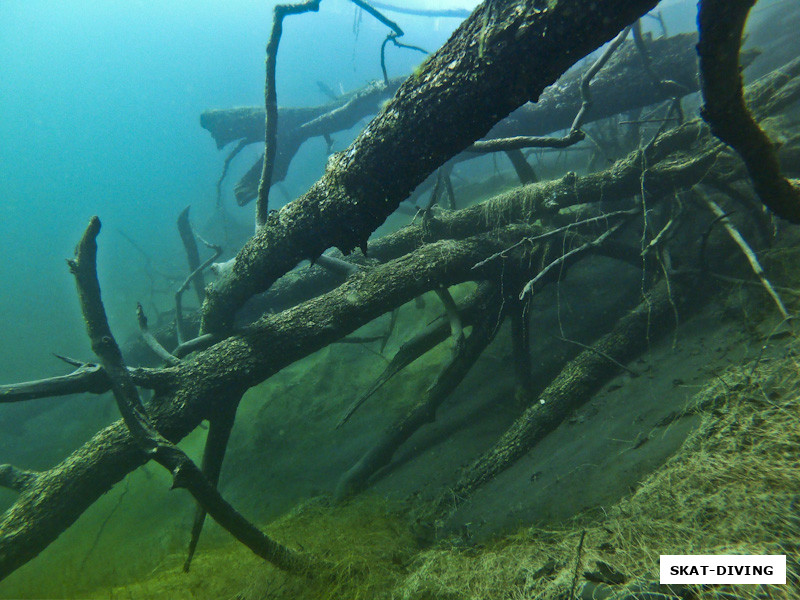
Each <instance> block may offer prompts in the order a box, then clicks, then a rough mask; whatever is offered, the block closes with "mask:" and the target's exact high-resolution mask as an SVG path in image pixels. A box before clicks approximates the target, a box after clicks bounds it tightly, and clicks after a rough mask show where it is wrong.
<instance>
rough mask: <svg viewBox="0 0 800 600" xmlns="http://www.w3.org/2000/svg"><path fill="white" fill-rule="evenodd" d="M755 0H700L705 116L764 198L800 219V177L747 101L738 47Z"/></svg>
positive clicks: (774, 207) (788, 215) (699, 50)
mask: <svg viewBox="0 0 800 600" xmlns="http://www.w3.org/2000/svg"><path fill="white" fill-rule="evenodd" d="M755 2H756V0H701V2H700V4H699V12H698V25H699V27H700V42H699V43H698V45H697V53H698V54H699V55H700V72H701V74H702V88H703V99H704V101H705V106H704V107H703V110H702V115H703V118H704V119H705V120H706V121H707V122H708V124H709V125H710V126H711V131H712V132H713V133H714V135H716V136H717V137H719V139H721V140H722V141H723V142H725V143H726V144H728V145H730V146H731V147H732V148H733V149H734V150H736V152H737V153H738V154H739V155H740V156H741V157H742V160H744V163H745V166H746V167H747V172H748V173H749V174H750V178H751V179H752V181H753V186H754V187H755V189H756V193H758V196H759V197H760V198H761V201H762V202H763V203H764V204H765V205H766V206H767V207H769V208H770V210H772V212H774V213H775V214H776V215H778V216H779V217H782V218H784V219H786V220H788V221H790V222H792V223H800V181H798V180H789V179H786V177H784V175H783V173H782V172H781V166H780V163H779V162H778V155H777V151H776V148H775V145H774V144H773V143H772V141H771V140H770V139H769V137H768V136H767V134H766V133H764V131H763V130H762V129H761V128H760V127H759V126H758V123H756V121H755V119H754V118H753V116H752V115H751V114H750V112H749V111H748V109H747V105H746V104H745V100H744V96H743V89H742V77H741V73H740V65H739V47H740V45H741V40H742V33H743V32H744V25H745V21H746V20H747V15H748V13H749V12H750V9H751V8H752V7H753V5H754V4H755Z"/></svg>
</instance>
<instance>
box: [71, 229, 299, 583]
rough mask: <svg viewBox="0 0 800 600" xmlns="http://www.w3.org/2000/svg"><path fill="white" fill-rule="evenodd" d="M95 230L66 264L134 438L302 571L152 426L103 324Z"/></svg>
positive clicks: (271, 555)
mask: <svg viewBox="0 0 800 600" xmlns="http://www.w3.org/2000/svg"><path fill="white" fill-rule="evenodd" d="M99 232H100V220H99V219H98V218H97V217H93V218H92V219H91V220H90V222H89V226H88V227H87V228H86V231H85V233H84V235H83V237H82V238H81V241H80V242H79V244H78V246H77V248H76V251H75V258H74V259H73V260H70V261H69V266H70V270H71V271H72V274H73V275H74V276H75V282H76V284H77V288H78V297H79V299H80V304H81V311H82V312H83V316H84V320H85V321H86V331H87V333H88V335H89V340H90V342H91V345H92V350H93V351H94V352H95V354H97V356H98V358H99V359H100V363H101V364H102V365H103V368H104V369H105V370H106V373H108V376H109V379H110V380H111V387H112V391H113V392H114V398H115V399H116V401H117V406H118V407H119V410H120V412H121V413H122V418H123V420H124V421H125V424H126V425H127V427H128V429H129V430H130V432H131V434H132V435H133V437H134V439H136V440H137V442H138V444H139V446H140V447H141V449H142V450H143V451H144V452H145V453H146V454H148V455H150V456H151V457H152V458H153V459H154V460H155V461H156V462H158V463H159V464H160V465H162V466H163V467H164V468H165V469H167V470H168V471H169V472H170V473H172V477H173V487H183V488H186V489H187V490H189V492H191V494H192V495H193V496H194V497H195V499H196V500H197V501H198V502H199V503H200V504H201V505H202V507H203V508H204V510H205V511H206V512H208V514H210V515H211V516H212V517H213V518H214V520H216V521H217V522H218V523H219V524H220V525H221V526H222V527H223V528H225V529H227V530H228V531H229V532H230V533H231V534H232V535H233V536H234V537H235V538H236V539H238V540H239V541H240V542H242V543H243V544H245V545H246V546H247V547H248V548H250V549H251V550H252V551H253V552H254V553H255V554H257V555H258V556H260V557H262V558H264V559H265V560H268V561H269V562H271V563H272V564H274V565H275V566H277V567H278V568H281V569H284V570H287V571H298V570H300V571H306V570H307V569H308V568H309V567H311V562H310V561H309V560H308V559H307V558H306V557H305V556H303V555H301V554H298V553H297V552H295V551H293V550H290V549H289V548H287V547H286V546H283V545H281V544H279V543H277V542H275V541H274V540H272V539H271V538H270V537H268V536H267V535H265V534H263V533H262V532H261V531H260V530H259V529H258V528H256V527H255V526H254V525H253V524H252V523H250V522H249V521H247V520H246V519H245V518H244V517H243V516H242V515H240V514H239V513H238V512H237V511H236V510H235V509H234V508H233V507H232V506H231V505H230V504H228V503H227V502H226V501H225V500H224V499H223V498H222V496H221V495H220V494H219V492H218V491H217V490H216V488H215V487H214V485H213V483H211V482H209V480H208V479H206V477H205V476H204V475H203V473H202V472H201V471H200V469H198V468H197V466H196V465H195V464H194V462H193V461H192V460H191V459H190V458H189V457H188V456H187V455H186V454H185V453H184V452H183V450H181V449H180V448H178V447H177V446H176V445H174V444H173V443H172V442H170V441H169V440H167V439H166V438H165V437H164V436H162V435H161V434H160V433H159V432H158V430H156V428H155V426H154V425H153V422H152V421H151V419H150V417H149V416H148V414H147V411H146V409H145V407H144V405H143V404H142V402H141V399H140V398H139V393H138V392H137V390H136V387H135V386H134V383H133V380H132V379H131V378H130V376H129V375H128V371H127V369H126V367H125V363H124V362H123V359H122V353H121V352H120V349H119V346H117V342H116V341H115V340H114V337H113V335H112V334H111V330H110V328H109V326H108V320H107V319H106V313H105V308H104V307H103V302H102V299H101V297H100V284H99V283H98V281H97V268H96V257H97V242H96V240H97V235H98V233H99Z"/></svg>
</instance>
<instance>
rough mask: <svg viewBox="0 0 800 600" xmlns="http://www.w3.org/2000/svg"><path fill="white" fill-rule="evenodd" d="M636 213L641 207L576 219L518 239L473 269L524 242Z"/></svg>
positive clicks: (536, 240)
mask: <svg viewBox="0 0 800 600" xmlns="http://www.w3.org/2000/svg"><path fill="white" fill-rule="evenodd" d="M636 214H639V209H638V208H630V209H627V210H616V211H614V212H610V213H604V214H602V215H598V216H596V217H589V218H588V219H583V220H581V221H576V222H575V223H570V224H569V225H564V226H563V227H559V228H557V229H551V230H550V231H547V232H545V233H543V234H541V235H536V236H533V237H526V238H523V239H521V240H520V241H518V242H517V243H516V244H514V245H513V246H510V247H508V248H506V249H505V250H502V251H500V252H496V253H494V254H492V255H491V256H490V257H488V258H485V259H483V260H482V261H480V262H479V263H477V264H476V265H475V266H474V267H472V268H473V269H478V268H480V267H483V266H484V265H486V264H487V263H489V262H491V261H493V260H496V259H498V258H505V257H506V255H507V253H508V252H511V251H512V250H514V249H516V248H519V247H520V246H522V245H523V244H532V243H534V242H538V241H539V240H543V239H547V238H549V237H553V236H554V235H558V234H559V233H561V232H563V231H569V230H570V229H574V228H576V227H579V226H581V225H588V224H591V223H597V222H598V221H608V220H609V219H613V218H615V217H619V216H622V215H628V216H630V215H636Z"/></svg>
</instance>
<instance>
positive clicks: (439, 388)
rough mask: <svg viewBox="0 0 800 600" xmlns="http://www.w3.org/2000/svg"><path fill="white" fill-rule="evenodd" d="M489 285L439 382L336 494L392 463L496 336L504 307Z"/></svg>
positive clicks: (356, 488) (354, 489)
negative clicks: (468, 333) (397, 452)
mask: <svg viewBox="0 0 800 600" xmlns="http://www.w3.org/2000/svg"><path fill="white" fill-rule="evenodd" d="M483 285H488V286H490V287H492V288H494V289H493V292H494V293H492V294H486V293H483V294H482V295H483V297H484V300H485V303H484V304H482V305H481V306H480V312H481V314H479V316H478V317H477V319H476V323H475V325H474V326H473V328H472V333H470V335H469V337H468V338H467V339H466V340H465V341H464V342H463V343H462V344H460V345H459V346H458V347H457V349H456V351H455V352H454V353H453V356H452V357H451V358H450V360H449V362H448V363H447V365H445V367H444V368H443V369H442V371H441V373H439V375H438V377H437V378H436V381H434V382H433V384H431V386H430V387H429V388H428V389H427V390H426V391H425V395H424V396H423V398H422V399H421V400H420V401H419V403H418V404H416V405H415V406H413V407H412V408H410V409H409V410H408V412H407V413H406V414H405V415H404V416H403V417H402V418H400V419H399V420H398V421H397V422H396V423H393V424H392V425H391V426H390V427H388V428H387V429H386V431H385V432H384V433H383V435H382V436H381V438H380V440H379V441H378V443H377V444H375V445H374V446H373V447H372V448H370V449H369V450H368V451H367V452H366V453H365V454H364V455H363V456H362V457H361V458H360V459H359V461H358V462H357V463H356V464H355V465H353V466H352V467H351V468H350V469H349V470H348V471H347V472H346V473H345V474H344V475H343V476H342V478H341V479H340V480H339V483H338V485H337V486H336V494H335V495H336V497H337V498H339V499H342V498H345V497H347V496H350V495H352V494H355V493H356V492H358V491H360V490H362V489H363V488H364V487H365V486H366V484H367V481H368V480H369V478H370V477H371V476H372V475H373V474H375V473H376V472H377V471H378V469H380V468H381V467H383V466H385V465H387V464H389V461H391V459H392V456H394V454H395V452H396V451H397V449H398V448H399V447H400V446H401V445H402V444H403V443H404V442H405V441H406V440H408V438H410V437H411V436H412V435H413V434H414V432H415V431H417V430H418V429H419V428H420V427H422V426H423V425H425V424H426V423H430V422H432V421H433V420H434V419H435V417H436V410H437V409H438V408H439V406H440V405H441V404H442V402H444V401H445V400H446V399H447V398H448V396H449V395H450V394H451V393H452V392H453V390H455V389H456V387H457V386H458V384H459V383H461V381H462V380H463V379H464V377H465V376H466V375H467V373H468V372H469V370H470V369H471V368H472V365H474V364H475V361H476V360H478V358H479V357H480V355H481V354H482V353H483V351H484V350H485V349H486V347H487V346H488V345H489V343H490V342H491V341H492V340H493V339H494V336H495V334H496V333H497V330H498V329H499V326H500V323H501V322H502V314H501V313H502V307H503V303H502V302H501V301H500V300H501V298H500V294H499V290H498V289H497V286H496V285H493V284H483Z"/></svg>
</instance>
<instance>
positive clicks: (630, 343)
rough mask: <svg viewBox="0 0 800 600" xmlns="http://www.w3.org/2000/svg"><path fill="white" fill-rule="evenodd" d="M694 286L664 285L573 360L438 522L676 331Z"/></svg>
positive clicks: (469, 476) (452, 494) (463, 483)
mask: <svg viewBox="0 0 800 600" xmlns="http://www.w3.org/2000/svg"><path fill="white" fill-rule="evenodd" d="M692 286H695V288H696V287H697V282H689V283H686V284H681V285H679V284H678V281H677V280H673V281H672V282H671V285H667V283H666V281H661V282H659V283H658V284H657V285H656V286H655V288H654V289H653V290H652V291H651V292H649V293H648V294H647V296H646V297H645V298H644V300H643V301H642V303H641V304H640V305H639V306H638V307H636V308H635V309H634V310H633V311H631V312H630V313H628V314H627V315H625V316H624V317H622V318H621V319H620V320H619V321H618V322H617V324H616V325H615V326H614V328H613V329H612V330H611V331H610V332H609V333H607V334H605V335H604V336H603V337H602V338H600V340H598V341H597V342H596V343H595V344H594V346H593V347H592V348H591V349H589V350H585V351H584V352H581V353H580V354H579V355H578V356H577V357H576V358H575V359H573V360H572V361H570V362H569V363H568V364H567V365H566V366H565V367H564V368H563V369H562V370H561V373H559V375H558V376H557V377H556V378H555V379H554V380H553V381H552V382H551V383H550V384H549V385H548V386H547V387H546V388H545V389H544V391H543V392H542V393H541V394H539V396H538V398H536V399H534V401H533V403H532V404H531V406H530V407H529V408H528V409H527V410H526V411H525V412H524V413H523V414H522V416H521V417H519V418H518V419H517V420H516V421H515V422H514V423H513V424H512V425H511V427H510V428H509V429H508V430H507V431H506V433H505V434H503V436H502V437H501V438H500V440H499V441H498V442H497V443H496V444H495V445H494V446H493V447H492V448H491V449H490V450H489V451H487V452H486V453H485V454H484V455H483V456H481V457H480V458H478V459H477V460H476V461H475V462H474V463H473V464H472V465H471V466H470V467H469V468H468V469H467V470H466V471H465V472H464V473H463V474H462V475H461V477H460V478H459V479H458V481H457V483H456V484H455V485H454V486H452V488H451V489H448V490H447V492H446V493H445V494H443V495H442V496H441V497H440V498H439V500H438V501H437V503H436V505H435V507H434V508H433V510H432V515H433V518H434V519H440V518H442V517H444V516H446V515H448V514H450V513H451V512H452V511H453V510H455V509H456V508H458V506H460V505H461V504H462V503H463V502H464V501H466V500H467V499H468V498H469V497H470V495H471V494H472V493H473V492H474V491H475V490H476V489H477V488H478V487H480V486H482V485H484V484H485V483H487V482H488V481H491V480H492V479H493V478H494V477H495V476H497V475H498V474H499V473H501V472H503V471H504V470H505V469H507V468H508V467H510V466H511V465H512V464H514V462H516V461H517V460H518V459H519V458H520V457H522V456H523V455H524V454H526V453H527V452H528V451H529V450H530V449H531V448H532V447H533V446H535V445H536V444H537V443H539V442H540V441H541V440H542V439H544V437H545V436H546V435H547V434H548V433H550V432H551V431H553V430H554V429H555V428H556V427H557V426H558V425H559V424H560V423H561V422H562V421H563V420H564V419H565V418H566V417H567V416H568V415H569V414H571V413H572V411H574V410H575V409H576V408H578V407H579V406H581V405H582V404H583V403H585V402H586V401H587V400H589V399H590V398H591V397H592V396H593V395H594V393H595V392H596V391H597V390H599V389H600V387H601V386H602V385H603V384H605V383H606V382H607V381H608V380H609V379H611V378H612V377H614V376H615V375H617V374H618V373H619V367H618V366H617V363H627V362H629V361H630V360H632V359H634V358H636V357H637V356H638V355H639V354H641V353H642V352H644V351H645V350H646V349H647V348H648V347H649V345H650V344H651V343H653V342H655V341H656V340H657V339H658V337H659V336H660V335H663V334H664V333H665V332H667V331H669V330H670V329H671V328H672V327H674V326H675V325H676V323H675V312H674V310H675V306H679V307H684V308H686V309H694V308H696V307H697V306H698V303H697V300H696V299H697V294H696V292H697V290H696V289H693V287H692ZM608 357H611V358H612V359H613V360H609V358H608Z"/></svg>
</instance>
